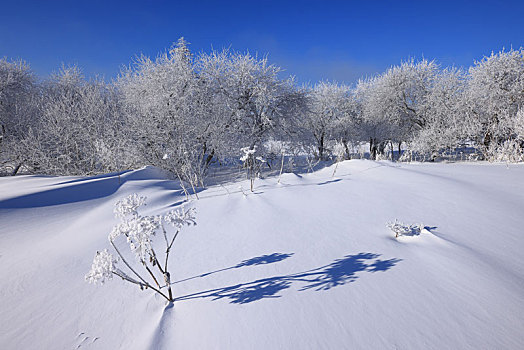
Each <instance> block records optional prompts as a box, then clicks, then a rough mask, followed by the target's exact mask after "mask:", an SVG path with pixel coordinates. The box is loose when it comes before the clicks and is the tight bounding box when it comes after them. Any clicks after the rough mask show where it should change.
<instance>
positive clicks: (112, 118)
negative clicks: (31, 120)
mask: <svg viewBox="0 0 524 350" xmlns="http://www.w3.org/2000/svg"><path fill="white" fill-rule="evenodd" d="M42 89H43V97H42V100H41V107H40V111H41V115H40V118H39V121H38V124H37V126H36V127H35V131H34V133H33V134H32V135H30V137H28V138H27V140H26V141H27V143H28V147H33V148H34V153H33V154H32V157H31V158H30V159H28V166H29V167H31V168H32V169H33V171H35V172H45V173H48V174H59V175H86V174H96V173H104V172H108V171H115V170H120V169H122V168H124V167H126V165H128V164H129V163H128V162H131V161H132V159H131V157H129V156H127V154H126V153H125V141H124V140H122V138H121V135H120V129H121V125H122V119H121V114H120V106H119V103H118V95H117V93H116V92H115V91H114V89H112V87H111V86H109V85H107V84H105V83H104V82H103V81H101V80H93V81H89V82H88V81H86V80H84V77H83V75H82V73H81V71H80V69H79V68H77V67H75V66H73V67H63V68H62V69H61V70H60V71H59V72H58V73H56V74H54V75H53V76H52V77H51V79H50V80H49V81H47V82H46V83H45V84H44V86H43V88H42Z"/></svg>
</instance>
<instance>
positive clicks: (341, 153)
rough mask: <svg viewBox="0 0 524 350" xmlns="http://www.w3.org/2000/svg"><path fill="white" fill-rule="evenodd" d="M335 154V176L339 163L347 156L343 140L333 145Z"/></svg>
mask: <svg viewBox="0 0 524 350" xmlns="http://www.w3.org/2000/svg"><path fill="white" fill-rule="evenodd" d="M333 155H334V156H335V162H336V165H335V169H334V170H333V176H332V177H335V173H336V172H337V168H338V163H340V162H341V161H343V160H344V157H345V156H346V147H345V146H344V144H343V143H342V142H339V141H337V142H336V143H335V146H333Z"/></svg>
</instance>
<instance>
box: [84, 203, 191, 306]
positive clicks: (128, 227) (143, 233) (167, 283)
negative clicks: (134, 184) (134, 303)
mask: <svg viewBox="0 0 524 350" xmlns="http://www.w3.org/2000/svg"><path fill="white" fill-rule="evenodd" d="M145 202H146V198H145V197H142V196H139V195H138V194H136V193H134V194H132V195H130V196H128V197H126V198H124V199H122V200H120V201H118V202H117V203H116V205H115V215H116V216H117V217H118V218H119V219H120V220H121V222H120V223H119V224H118V225H116V226H115V227H113V230H112V231H111V232H110V233H109V237H108V239H109V242H110V243H111V246H112V247H113V249H114V251H115V253H116V256H113V255H112V254H111V253H110V252H109V251H108V250H107V249H104V250H102V251H99V252H97V253H96V255H95V258H94V259H93V264H92V266H91V270H90V271H89V272H88V273H87V274H86V276H85V278H86V281H88V282H89V283H95V284H96V283H100V284H103V283H104V282H105V281H106V280H110V279H112V278H113V275H116V276H118V277H120V278H122V279H123V280H125V281H127V282H130V283H133V284H136V285H138V286H139V287H140V289H144V288H146V289H147V288H150V289H152V290H154V291H155V292H156V293H158V294H160V295H161V296H162V297H164V298H165V299H166V300H168V301H169V302H172V301H173V300H174V298H173V293H172V291H171V274H170V272H169V263H168V262H169V253H170V251H171V249H172V247H173V243H174V242H175V239H176V238H177V236H178V234H179V233H180V230H181V229H182V227H183V226H190V225H195V224H196V222H195V215H194V209H193V208H189V209H178V210H172V211H170V212H168V213H167V214H165V215H158V216H142V215H140V214H139V212H138V208H139V207H140V206H142V205H145ZM170 226H171V227H172V228H171V229H170ZM159 232H161V234H157V233H159ZM158 236H161V237H163V242H156V241H155V240H154V239H155V237H158ZM119 237H122V238H124V239H125V240H126V242H127V244H128V245H129V249H130V251H131V252H132V253H134V256H135V261H134V262H133V260H132V259H130V258H128V257H126V256H125V255H124V254H123V253H122V252H121V251H120V249H119V248H118V247H117V244H116V242H117V240H118V239H119ZM158 240H159V241H162V238H160V239H158ZM155 243H156V244H155ZM155 247H162V249H161V250H160V249H158V248H155ZM157 252H164V253H163V254H164V259H163V262H164V263H163V264H162V263H161V262H160V260H159V255H158V254H157ZM120 262H122V263H123V264H124V265H125V270H126V271H127V272H126V271H124V270H122V269H120V268H119V267H118V263H120ZM159 281H161V282H159ZM164 288H165V289H166V290H167V292H166V291H162V289H164Z"/></svg>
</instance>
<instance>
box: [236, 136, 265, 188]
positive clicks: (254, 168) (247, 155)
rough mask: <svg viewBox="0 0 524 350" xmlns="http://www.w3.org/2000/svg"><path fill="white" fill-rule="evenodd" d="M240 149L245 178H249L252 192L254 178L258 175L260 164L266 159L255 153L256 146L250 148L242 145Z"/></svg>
mask: <svg viewBox="0 0 524 350" xmlns="http://www.w3.org/2000/svg"><path fill="white" fill-rule="evenodd" d="M240 150H241V151H242V153H244V154H243V155H242V157H240V161H241V162H242V166H243V167H244V168H245V169H246V173H247V178H248V179H249V180H251V192H253V189H254V185H255V179H256V178H257V177H259V176H260V171H261V168H262V165H263V164H265V163H266V161H265V159H264V158H262V157H260V156H257V155H256V153H257V146H253V147H251V148H250V147H243V148H241V149H240Z"/></svg>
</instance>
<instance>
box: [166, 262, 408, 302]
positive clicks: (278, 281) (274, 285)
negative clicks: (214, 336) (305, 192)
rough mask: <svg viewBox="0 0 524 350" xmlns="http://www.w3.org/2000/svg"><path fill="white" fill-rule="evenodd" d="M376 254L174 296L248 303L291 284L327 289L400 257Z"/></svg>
mask: <svg viewBox="0 0 524 350" xmlns="http://www.w3.org/2000/svg"><path fill="white" fill-rule="evenodd" d="M379 256H380V255H379V254H373V253H359V254H354V255H346V256H345V257H344V258H342V259H337V260H335V261H333V262H332V263H331V264H329V265H324V266H321V267H318V268H315V269H312V270H308V271H304V272H299V273H294V274H289V275H281V276H274V277H269V278H263V279H259V280H256V281H252V282H247V283H240V284H237V285H233V286H227V287H223V288H216V289H210V290H206V291H202V292H198V293H193V294H189V295H185V296H181V297H178V298H176V300H177V301H181V300H189V299H197V298H211V299H212V300H218V299H229V300H230V303H233V304H247V303H250V302H253V301H257V300H260V299H264V298H278V297H280V295H278V293H279V292H280V291H282V290H284V289H287V288H290V287H291V286H292V285H293V284H298V285H301V287H300V289H299V290H300V291H306V290H310V289H313V290H315V291H322V290H329V289H331V288H334V287H337V286H341V285H345V284H347V283H351V282H354V281H355V280H356V279H357V278H358V275H357V274H358V273H360V272H372V273H374V272H384V271H387V270H389V269H391V268H392V267H393V266H395V265H396V264H397V263H398V262H400V261H401V259H396V258H393V259H387V260H382V259H378V257H379ZM253 259H257V258H253ZM253 259H250V260H253ZM247 261H249V260H247ZM241 264H242V263H241ZM241 264H239V265H241ZM239 265H237V266H239ZM244 266H245V265H244Z"/></svg>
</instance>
